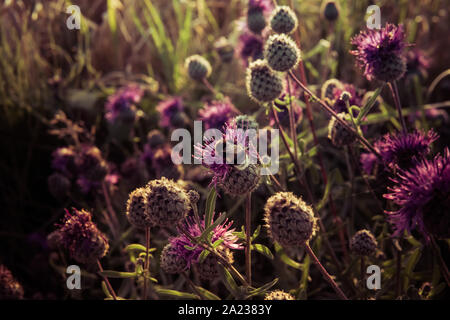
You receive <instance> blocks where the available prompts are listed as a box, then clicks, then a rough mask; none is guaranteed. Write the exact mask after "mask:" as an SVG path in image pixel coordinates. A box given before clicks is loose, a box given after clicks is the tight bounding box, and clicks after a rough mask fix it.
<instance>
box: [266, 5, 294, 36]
mask: <svg viewBox="0 0 450 320" xmlns="http://www.w3.org/2000/svg"><path fill="white" fill-rule="evenodd" d="M297 24H298V20H297V16H296V15H295V13H294V11H292V9H291V8H289V7H288V6H277V7H276V8H275V10H274V11H273V13H272V15H271V17H270V28H271V29H272V30H273V31H274V32H276V33H286V34H289V33H291V32H293V31H294V30H295V29H296V28H297Z"/></svg>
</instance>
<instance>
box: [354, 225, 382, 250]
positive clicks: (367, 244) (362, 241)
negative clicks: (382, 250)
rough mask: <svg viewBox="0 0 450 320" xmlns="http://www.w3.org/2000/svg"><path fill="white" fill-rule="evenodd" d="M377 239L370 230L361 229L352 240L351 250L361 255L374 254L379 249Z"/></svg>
mask: <svg viewBox="0 0 450 320" xmlns="http://www.w3.org/2000/svg"><path fill="white" fill-rule="evenodd" d="M377 245H378V243H377V239H375V237H374V236H373V234H372V233H371V232H370V231H369V230H365V229H364V230H359V231H358V232H357V233H355V235H354V236H353V238H352V240H351V241H350V250H351V251H352V252H353V253H354V254H356V255H359V256H372V255H374V254H375V253H376V251H377Z"/></svg>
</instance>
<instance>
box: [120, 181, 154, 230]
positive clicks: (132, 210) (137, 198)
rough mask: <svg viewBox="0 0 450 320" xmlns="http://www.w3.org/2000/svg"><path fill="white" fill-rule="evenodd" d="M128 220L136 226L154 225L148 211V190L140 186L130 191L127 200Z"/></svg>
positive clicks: (143, 227) (141, 227)
mask: <svg viewBox="0 0 450 320" xmlns="http://www.w3.org/2000/svg"><path fill="white" fill-rule="evenodd" d="M126 215H127V218H128V221H129V222H130V223H131V224H132V225H133V226H134V227H136V228H139V229H145V228H148V227H151V226H152V223H151V221H150V217H149V216H148V213H147V190H146V189H145V188H138V189H135V190H133V191H132V192H131V193H130V196H129V197H128V201H127V213H126Z"/></svg>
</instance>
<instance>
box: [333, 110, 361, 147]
mask: <svg viewBox="0 0 450 320" xmlns="http://www.w3.org/2000/svg"><path fill="white" fill-rule="evenodd" d="M345 115H346V114H345V113H343V112H342V113H339V114H338V117H339V118H341V119H342V120H344V121H347V120H346V119H345ZM328 139H330V140H331V142H332V143H333V145H334V146H336V147H342V146H346V145H349V144H352V143H353V142H354V141H355V139H356V137H355V135H354V134H353V133H352V132H350V131H349V130H348V129H347V128H346V127H344V126H343V125H342V124H341V123H340V122H338V121H337V120H336V118H334V117H332V118H331V120H330V122H329V124H328Z"/></svg>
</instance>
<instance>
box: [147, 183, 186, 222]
mask: <svg viewBox="0 0 450 320" xmlns="http://www.w3.org/2000/svg"><path fill="white" fill-rule="evenodd" d="M146 188H147V213H148V216H149V219H150V221H151V222H152V223H153V224H154V225H156V226H174V225H177V224H178V223H179V222H181V221H182V220H183V219H184V218H185V217H186V215H187V213H188V212H189V210H190V202H189V197H188V195H187V193H186V191H185V190H184V189H183V188H182V187H181V186H179V185H178V184H177V183H175V182H174V181H172V180H169V179H167V178H164V177H163V178H161V179H159V180H152V181H150V182H149V183H148V184H147V187H146Z"/></svg>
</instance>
